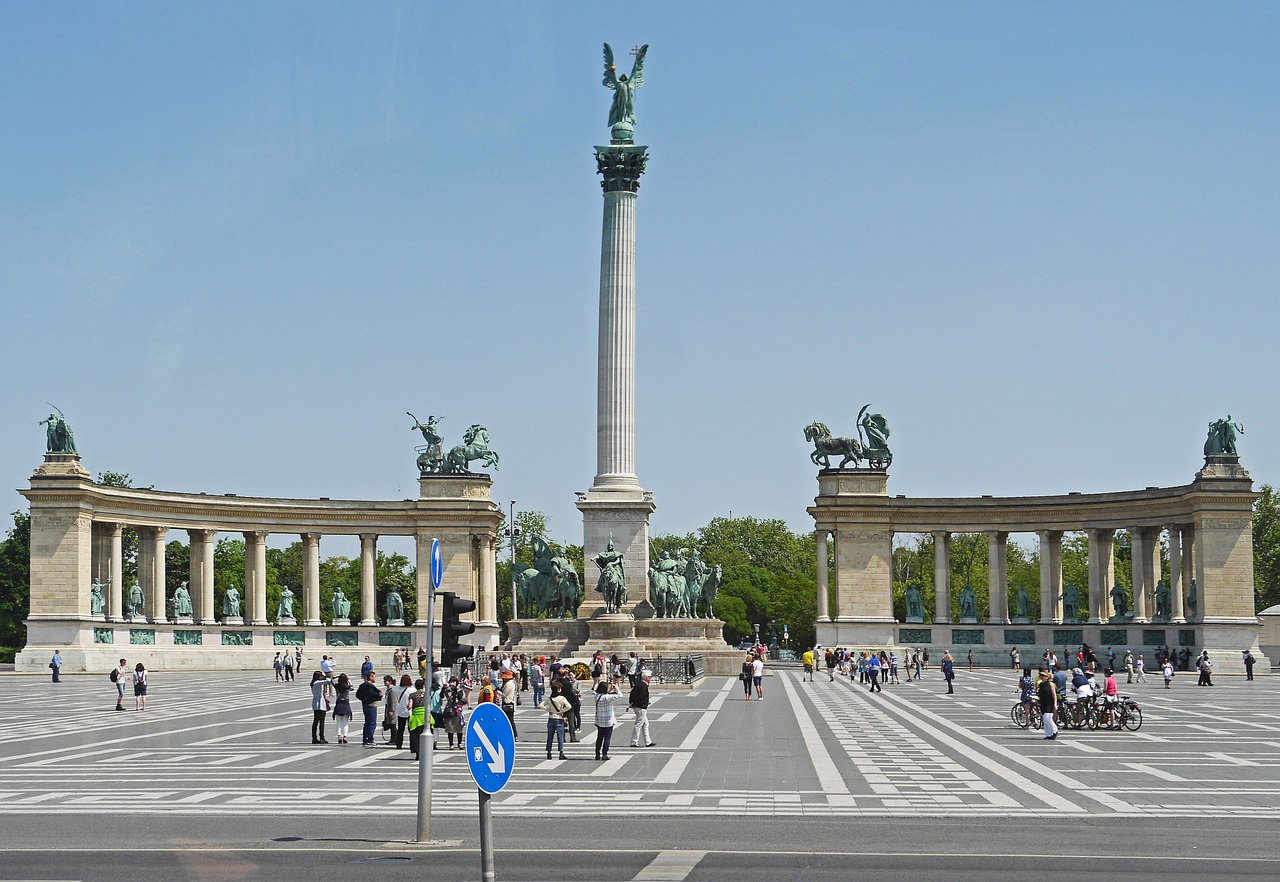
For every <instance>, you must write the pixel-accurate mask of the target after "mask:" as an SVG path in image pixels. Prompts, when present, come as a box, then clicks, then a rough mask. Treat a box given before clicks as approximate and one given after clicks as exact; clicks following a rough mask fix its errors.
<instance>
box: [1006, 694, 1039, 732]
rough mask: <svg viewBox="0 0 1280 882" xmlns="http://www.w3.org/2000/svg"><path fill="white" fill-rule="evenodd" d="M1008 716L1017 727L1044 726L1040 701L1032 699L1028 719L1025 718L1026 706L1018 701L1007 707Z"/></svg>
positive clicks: (1031, 727) (1035, 727)
mask: <svg viewBox="0 0 1280 882" xmlns="http://www.w3.org/2000/svg"><path fill="white" fill-rule="evenodd" d="M1009 717H1010V719H1012V720H1013V724H1014V725H1015V726H1017V727H1018V728H1019V729H1042V728H1044V714H1043V713H1042V712H1041V710H1040V702H1038V701H1034V700H1033V701H1032V702H1031V718H1030V720H1028V719H1027V706H1026V705H1025V704H1023V703H1022V702H1020V701H1019V702H1017V703H1016V704H1014V706H1013V707H1011V708H1010V709H1009ZM1028 724H1029V725H1028Z"/></svg>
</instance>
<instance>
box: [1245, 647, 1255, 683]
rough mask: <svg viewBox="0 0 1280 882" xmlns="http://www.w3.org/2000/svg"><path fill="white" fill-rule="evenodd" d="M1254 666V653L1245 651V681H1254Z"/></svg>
mask: <svg viewBox="0 0 1280 882" xmlns="http://www.w3.org/2000/svg"><path fill="white" fill-rule="evenodd" d="M1253 665H1254V658H1253V653H1252V652H1250V651H1249V650H1247V649H1246V650H1245V651H1244V678H1245V680H1252V679H1253Z"/></svg>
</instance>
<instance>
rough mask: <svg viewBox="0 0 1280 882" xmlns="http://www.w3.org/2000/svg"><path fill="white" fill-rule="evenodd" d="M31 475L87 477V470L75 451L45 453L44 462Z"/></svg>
mask: <svg viewBox="0 0 1280 882" xmlns="http://www.w3.org/2000/svg"><path fill="white" fill-rule="evenodd" d="M32 477H33V478H34V477H41V478H88V477H91V476H90V474H89V470H88V469H86V468H85V467H84V466H82V465H80V457H79V455H78V454H75V453H46V454H45V455H44V462H43V463H42V464H41V465H40V466H39V468H37V469H36V470H35V474H33V475H32Z"/></svg>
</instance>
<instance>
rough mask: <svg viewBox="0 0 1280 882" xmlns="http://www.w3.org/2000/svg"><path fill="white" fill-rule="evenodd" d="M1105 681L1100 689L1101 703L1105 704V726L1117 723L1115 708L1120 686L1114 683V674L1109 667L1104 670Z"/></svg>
mask: <svg viewBox="0 0 1280 882" xmlns="http://www.w3.org/2000/svg"><path fill="white" fill-rule="evenodd" d="M1105 673H1106V678H1107V679H1106V681H1105V685H1104V686H1103V689H1102V694H1103V696H1104V697H1103V699H1102V700H1103V703H1104V704H1106V706H1107V728H1108V729H1110V728H1113V727H1115V726H1117V725H1119V724H1118V723H1117V722H1116V708H1118V707H1119V706H1120V687H1119V686H1118V685H1116V676H1115V673H1114V672H1113V671H1112V670H1111V668H1107V670H1106V672H1105Z"/></svg>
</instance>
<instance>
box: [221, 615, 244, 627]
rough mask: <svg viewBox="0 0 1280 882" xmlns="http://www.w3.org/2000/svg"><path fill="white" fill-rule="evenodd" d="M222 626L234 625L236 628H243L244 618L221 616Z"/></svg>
mask: <svg viewBox="0 0 1280 882" xmlns="http://www.w3.org/2000/svg"><path fill="white" fill-rule="evenodd" d="M222 624H223V625H234V626H236V627H241V626H243V625H244V617H243V616H223V617H222Z"/></svg>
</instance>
